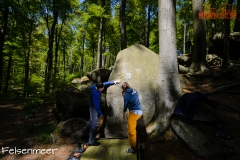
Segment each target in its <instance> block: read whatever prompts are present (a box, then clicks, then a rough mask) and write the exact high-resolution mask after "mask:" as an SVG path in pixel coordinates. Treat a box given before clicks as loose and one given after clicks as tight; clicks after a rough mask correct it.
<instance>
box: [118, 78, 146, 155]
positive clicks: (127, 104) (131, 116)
mask: <svg viewBox="0 0 240 160" xmlns="http://www.w3.org/2000/svg"><path fill="white" fill-rule="evenodd" d="M122 95H123V99H124V106H123V117H125V113H126V111H127V109H128V110H129V113H128V141H129V143H130V146H131V148H128V149H127V150H126V152H127V153H136V145H137V131H136V127H137V120H138V119H139V118H141V116H142V108H141V104H140V101H139V97H138V92H137V91H136V90H135V89H132V88H131V87H130V86H129V84H128V83H127V82H124V83H123V85H122Z"/></svg>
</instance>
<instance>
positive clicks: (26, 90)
mask: <svg viewBox="0 0 240 160" xmlns="http://www.w3.org/2000/svg"><path fill="white" fill-rule="evenodd" d="M29 38H30V36H29ZM29 40H30V39H29ZM30 51H31V49H30V47H29V48H28V52H27V55H26V56H25V78H24V89H23V98H26V95H28V89H29V57H30Z"/></svg>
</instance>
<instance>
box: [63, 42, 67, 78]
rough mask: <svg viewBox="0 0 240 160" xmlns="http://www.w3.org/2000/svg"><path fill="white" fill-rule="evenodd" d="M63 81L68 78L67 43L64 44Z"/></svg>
mask: <svg viewBox="0 0 240 160" xmlns="http://www.w3.org/2000/svg"><path fill="white" fill-rule="evenodd" d="M63 43H64V44H63V80H64V82H65V78H66V43H65V42H63Z"/></svg>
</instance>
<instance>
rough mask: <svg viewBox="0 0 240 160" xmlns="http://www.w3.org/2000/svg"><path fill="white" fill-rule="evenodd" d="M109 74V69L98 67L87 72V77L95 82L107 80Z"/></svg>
mask: <svg viewBox="0 0 240 160" xmlns="http://www.w3.org/2000/svg"><path fill="white" fill-rule="evenodd" d="M110 74H111V70H108V69H103V68H98V69H95V70H92V71H90V72H88V73H87V77H88V78H89V80H90V81H92V82H94V83H97V82H107V81H108V78H109V76H110Z"/></svg>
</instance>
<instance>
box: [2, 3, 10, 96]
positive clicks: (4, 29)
mask: <svg viewBox="0 0 240 160" xmlns="http://www.w3.org/2000/svg"><path fill="white" fill-rule="evenodd" d="M1 12H2V23H3V24H2V27H1V28H0V29H1V30H0V95H1V91H2V80H3V46H4V42H5V36H6V33H7V23H8V14H9V8H8V6H6V7H5V8H1Z"/></svg>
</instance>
